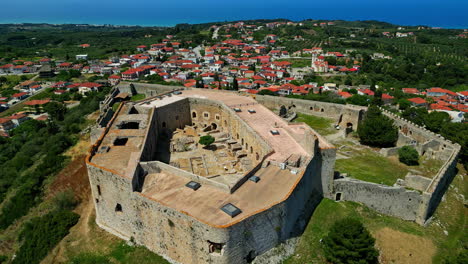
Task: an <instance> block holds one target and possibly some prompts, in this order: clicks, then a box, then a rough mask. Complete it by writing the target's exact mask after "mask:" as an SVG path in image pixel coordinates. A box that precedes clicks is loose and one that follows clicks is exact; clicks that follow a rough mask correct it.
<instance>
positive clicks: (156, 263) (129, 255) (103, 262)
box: [68, 241, 169, 264]
mask: <svg viewBox="0 0 468 264" xmlns="http://www.w3.org/2000/svg"><path fill="white" fill-rule="evenodd" d="M97 263H99V264H111V263H126V264H168V263H169V262H167V261H166V260H165V259H163V258H162V257H160V256H158V255H156V254H155V253H153V252H151V251H149V250H148V249H146V248H145V247H142V246H129V245H127V244H126V242H124V241H121V242H118V243H115V244H113V245H112V249H111V252H110V253H108V254H96V253H92V252H86V253H81V254H78V255H76V256H74V257H72V258H71V260H70V261H69V262H68V264H97Z"/></svg>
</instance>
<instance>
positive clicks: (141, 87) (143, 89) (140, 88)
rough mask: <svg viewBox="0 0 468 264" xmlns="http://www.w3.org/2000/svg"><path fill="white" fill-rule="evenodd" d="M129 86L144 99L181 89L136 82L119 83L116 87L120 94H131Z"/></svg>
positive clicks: (180, 87) (179, 87)
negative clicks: (144, 97)
mask: <svg viewBox="0 0 468 264" xmlns="http://www.w3.org/2000/svg"><path fill="white" fill-rule="evenodd" d="M130 84H133V86H134V87H135V90H136V91H137V93H139V94H144V95H145V96H146V97H152V96H156V95H158V94H162V93H167V92H170V91H174V90H177V89H183V88H184V87H182V86H170V85H160V84H145V83H136V82H133V83H132V82H121V83H119V84H118V85H117V87H118V89H119V90H120V92H122V93H123V92H125V93H129V94H132V91H131V89H130Z"/></svg>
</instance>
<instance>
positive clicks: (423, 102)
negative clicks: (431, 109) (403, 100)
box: [408, 97, 427, 104]
mask: <svg viewBox="0 0 468 264" xmlns="http://www.w3.org/2000/svg"><path fill="white" fill-rule="evenodd" d="M408 101H410V102H412V103H415V104H425V103H427V102H426V100H424V99H423V98H420V97H415V98H410V99H408Z"/></svg>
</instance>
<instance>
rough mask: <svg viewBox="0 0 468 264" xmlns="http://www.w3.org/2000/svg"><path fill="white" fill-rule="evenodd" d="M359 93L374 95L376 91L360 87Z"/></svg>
mask: <svg viewBox="0 0 468 264" xmlns="http://www.w3.org/2000/svg"><path fill="white" fill-rule="evenodd" d="M358 94H359V95H367V96H374V94H375V93H374V92H373V91H372V90H370V89H359V90H358Z"/></svg>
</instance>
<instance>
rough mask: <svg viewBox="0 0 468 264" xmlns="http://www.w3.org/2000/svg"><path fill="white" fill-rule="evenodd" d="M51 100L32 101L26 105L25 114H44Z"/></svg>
mask: <svg viewBox="0 0 468 264" xmlns="http://www.w3.org/2000/svg"><path fill="white" fill-rule="evenodd" d="M50 101H51V100H50V99H43V100H31V101H27V102H25V103H24V105H25V112H27V113H38V112H39V113H42V112H44V106H45V105H46V104H48V103H50Z"/></svg>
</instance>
